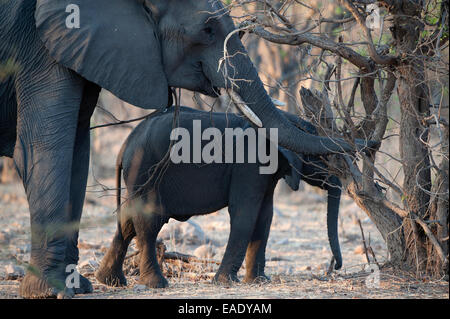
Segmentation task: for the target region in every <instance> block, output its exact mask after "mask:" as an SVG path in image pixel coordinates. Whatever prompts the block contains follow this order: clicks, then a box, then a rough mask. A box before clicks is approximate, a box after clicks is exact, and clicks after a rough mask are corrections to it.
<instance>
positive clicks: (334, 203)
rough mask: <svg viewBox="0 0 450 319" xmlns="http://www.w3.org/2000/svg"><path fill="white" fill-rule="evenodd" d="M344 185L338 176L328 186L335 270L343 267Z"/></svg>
mask: <svg viewBox="0 0 450 319" xmlns="http://www.w3.org/2000/svg"><path fill="white" fill-rule="evenodd" d="M341 187H342V184H341V182H340V180H339V179H338V178H337V177H336V176H331V178H330V179H329V185H328V208H327V228H328V241H329V242H330V248H331V252H332V253H333V256H334V259H335V261H336V265H335V267H334V268H335V269H340V268H341V267H342V255H341V248H340V246H339V234H338V216H339V204H340V199H341Z"/></svg>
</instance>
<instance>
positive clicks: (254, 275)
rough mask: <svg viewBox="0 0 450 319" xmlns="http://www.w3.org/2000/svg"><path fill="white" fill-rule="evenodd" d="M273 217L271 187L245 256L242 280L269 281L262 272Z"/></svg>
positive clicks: (249, 281) (250, 281)
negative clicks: (244, 272) (244, 271)
mask: <svg viewBox="0 0 450 319" xmlns="http://www.w3.org/2000/svg"><path fill="white" fill-rule="evenodd" d="M272 217H273V189H272V190H271V191H270V192H268V194H266V196H265V198H264V201H263V204H262V206H261V210H260V212H259V215H258V220H257V221H256V225H255V230H254V231H253V235H252V238H251V239H250V243H249V244H248V247H247V254H246V256H245V268H246V274H245V278H244V282H248V283H252V282H255V281H270V278H269V277H268V276H266V274H265V273H264V268H265V266H266V246H267V240H268V238H269V232H270V225H271V224H272Z"/></svg>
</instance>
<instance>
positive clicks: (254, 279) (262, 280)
mask: <svg viewBox="0 0 450 319" xmlns="http://www.w3.org/2000/svg"><path fill="white" fill-rule="evenodd" d="M243 281H244V282H245V283H247V284H267V283H269V282H270V277H268V276H266V275H265V274H262V275H258V276H254V275H253V276H245V278H244V280H243Z"/></svg>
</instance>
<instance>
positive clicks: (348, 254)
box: [0, 180, 449, 298]
mask: <svg viewBox="0 0 450 319" xmlns="http://www.w3.org/2000/svg"><path fill="white" fill-rule="evenodd" d="M90 183H91V185H92V184H95V183H94V182H92V181H91V182H90ZM102 183H104V184H106V185H108V186H111V187H113V185H114V184H113V181H112V180H102ZM89 190H90V191H89V192H88V195H87V200H86V205H85V210H84V213H83V219H82V227H81V232H80V241H81V243H80V254H81V258H80V265H82V266H83V267H82V268H81V269H80V271H81V272H82V273H83V274H85V275H86V276H88V277H89V278H90V279H91V280H92V282H93V284H94V288H95V291H94V293H93V294H90V295H82V296H77V298H449V286H448V282H446V281H423V280H416V279H414V278H413V277H411V276H410V275H407V274H400V273H398V272H393V271H392V270H391V269H389V267H386V268H382V269H381V272H380V285H379V287H378V288H369V287H368V286H367V285H366V278H367V277H368V272H367V271H366V270H365V269H367V268H365V267H367V262H366V256H365V254H364V250H363V246H362V239H361V231H360V228H359V224H358V222H357V221H358V220H361V223H362V226H363V229H364V233H365V236H366V240H367V241H368V242H369V243H368V244H370V246H371V247H372V248H373V251H374V252H375V256H376V258H377V261H378V263H380V264H383V263H384V262H385V261H386V254H387V251H386V247H385V245H384V242H383V241H382V238H381V236H380V234H379V233H378V231H377V230H376V228H375V226H374V225H373V224H372V222H371V221H370V220H369V219H368V218H367V216H365V215H364V213H363V212H361V211H360V210H359V209H358V207H357V206H356V205H355V204H354V203H352V202H351V201H350V200H349V199H348V198H346V197H344V198H343V200H342V204H341V215H340V225H339V226H340V240H341V246H342V254H343V259H344V266H343V268H342V270H340V271H338V272H335V273H333V274H332V275H330V276H325V273H326V271H327V267H328V263H329V260H330V256H331V255H330V250H329V247H328V241H327V236H326V214H325V211H326V201H325V198H326V197H325V196H324V194H321V193H316V192H312V191H311V189H308V188H307V191H303V192H297V193H292V194H289V195H277V199H276V210H275V214H274V220H273V224H272V229H271V235H270V240H269V244H268V248H267V259H268V260H269V261H268V262H267V274H268V275H270V276H271V278H272V282H271V283H269V284H254V285H248V284H241V283H239V284H234V285H232V286H230V287H224V286H215V285H212V284H211V283H210V278H211V276H212V275H213V273H214V272H215V270H216V269H217V266H216V265H214V264H208V265H205V264H197V265H196V270H195V271H194V272H192V271H190V270H186V268H183V269H181V268H180V266H179V265H177V264H173V263H170V264H169V263H167V264H166V265H165V270H166V271H167V270H168V269H169V268H170V269H171V270H172V272H173V276H172V277H170V278H168V279H169V283H170V288H167V289H163V290H154V289H142V287H141V286H139V285H138V283H137V280H138V278H139V277H138V276H137V275H134V276H133V275H131V276H130V275H128V286H127V287H125V288H110V287H106V286H104V285H101V284H99V283H98V282H97V281H96V280H95V278H94V277H93V271H94V270H95V268H96V267H97V265H98V263H99V262H100V260H101V258H102V256H103V255H104V253H105V250H106V248H107V247H108V246H109V241H110V240H111V238H112V236H113V233H114V231H115V215H114V214H113V211H114V198H113V197H111V196H103V197H102V196H101V195H102V194H103V192H100V193H98V192H97V190H98V187H91V188H89ZM228 219H229V218H228V214H227V211H226V210H222V211H219V212H217V213H214V214H211V215H206V216H201V217H194V218H192V219H191V220H193V221H194V222H195V223H197V224H198V225H199V226H200V227H201V228H202V230H203V232H204V233H205V235H206V236H207V237H208V239H209V240H210V241H211V242H212V248H213V251H214V252H215V255H214V256H213V257H212V259H214V260H217V261H220V260H221V258H222V255H223V252H224V249H225V245H226V242H227V238H228V233H229V220H228ZM176 223H177V222H176ZM0 231H1V233H0V235H1V236H0V248H1V255H0V278H2V279H0V298H18V297H19V296H18V295H17V292H18V286H19V282H20V278H19V279H17V280H4V279H5V266H7V265H8V264H20V263H26V262H27V261H28V260H29V253H30V244H29V243H30V238H29V237H30V233H29V214H28V208H27V202H26V199H25V196H24V193H23V188H22V186H21V184H19V183H13V184H0ZM199 244H201V243H194V244H191V243H177V242H176V241H175V240H172V241H171V240H168V241H165V245H166V246H167V250H168V251H178V252H182V253H186V254H193V252H194V250H195V249H196V248H197V247H198V245H199ZM134 250H135V247H134V246H133V247H131V249H130V252H133V251H134ZM130 260H131V259H130ZM243 271H244V270H241V271H240V273H239V275H240V276H241V277H242V275H243Z"/></svg>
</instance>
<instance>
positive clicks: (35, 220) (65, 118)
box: [14, 64, 83, 298]
mask: <svg viewBox="0 0 450 319" xmlns="http://www.w3.org/2000/svg"><path fill="white" fill-rule="evenodd" d="M44 73H45V74H40V75H37V74H36V73H32V72H24V74H23V75H22V76H21V77H19V78H18V80H17V85H16V91H17V98H18V121H17V142H16V147H15V150H14V161H15V163H16V166H17V170H18V173H19V175H20V177H21V179H22V181H23V184H24V187H25V192H26V195H27V199H28V204H29V209H30V217H31V218H30V222H31V259H30V267H29V268H28V272H27V275H26V276H25V278H24V279H23V281H22V283H21V287H20V294H21V295H22V296H23V297H27V298H42V297H56V296H59V297H70V296H72V295H73V293H74V290H73V289H72V288H68V287H67V286H66V282H65V279H66V250H67V249H66V248H67V241H68V233H70V219H69V214H70V211H71V209H70V206H71V205H70V202H71V200H70V189H71V172H72V160H73V153H74V152H73V151H74V144H75V137H76V132H77V119H78V112H79V107H80V102H81V96H82V84H83V80H82V79H81V78H79V77H78V76H77V75H75V74H74V73H72V72H71V71H69V70H67V69H64V68H62V67H60V66H58V65H54V64H53V65H49V66H48V67H46V68H45V72H44Z"/></svg>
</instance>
